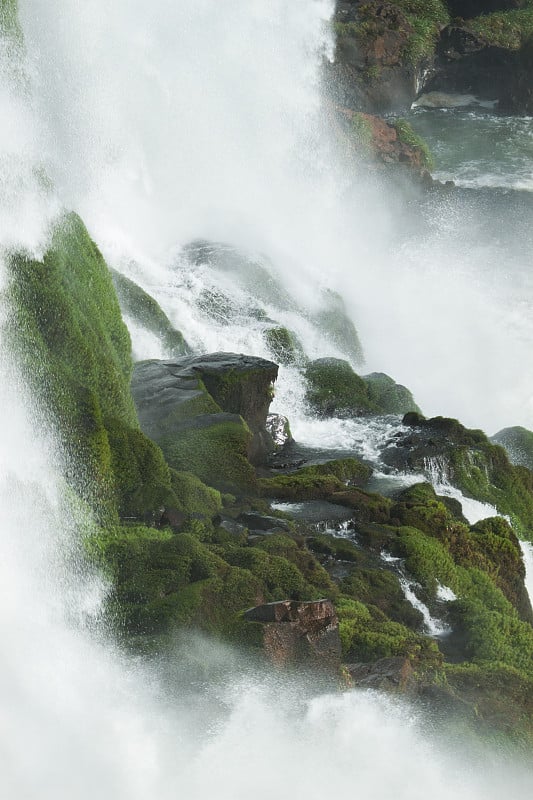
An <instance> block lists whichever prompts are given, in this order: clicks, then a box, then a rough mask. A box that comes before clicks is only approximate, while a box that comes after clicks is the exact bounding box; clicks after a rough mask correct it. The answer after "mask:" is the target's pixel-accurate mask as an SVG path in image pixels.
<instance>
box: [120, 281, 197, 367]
mask: <svg viewBox="0 0 533 800" xmlns="http://www.w3.org/2000/svg"><path fill="white" fill-rule="evenodd" d="M111 276H112V278H113V283H114V284H115V289H116V292H117V296H118V299H119V302H120V306H121V308H122V310H123V312H124V313H125V314H127V315H128V316H130V317H131V318H132V319H133V320H134V321H135V322H137V323H138V324H139V325H140V326H141V327H143V328H145V329H146V330H148V331H150V332H151V333H153V334H154V335H155V336H157V337H158V338H159V339H160V340H161V343H162V345H163V347H164V349H165V350H166V351H167V356H168V357H169V358H175V357H178V356H182V355H186V354H187V353H189V352H190V348H189V346H188V345H187V342H186V341H185V339H184V338H183V334H182V333H181V332H180V331H178V330H176V329H175V328H174V326H173V325H172V323H171V322H170V320H169V318H168V317H167V315H166V314H165V312H164V311H163V309H162V308H161V307H160V305H159V303H157V302H156V301H155V300H154V298H153V297H150V295H149V294H147V293H146V292H145V291H144V289H141V287H140V286H138V285H137V284H136V283H134V281H132V280H130V279H129V278H126V276H125V275H121V274H120V272H117V271H116V270H111Z"/></svg>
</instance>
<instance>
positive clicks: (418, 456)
mask: <svg viewBox="0 0 533 800" xmlns="http://www.w3.org/2000/svg"><path fill="white" fill-rule="evenodd" d="M404 424H406V425H408V426H409V427H410V428H411V430H410V431H409V432H408V433H407V434H405V436H402V437H400V438H398V439H397V440H396V441H395V446H394V447H391V448H389V449H387V450H385V451H384V453H383V454H382V458H383V459H384V460H385V462H386V463H389V464H391V465H394V466H395V467H397V468H399V469H404V470H405V469H407V470H412V471H424V470H426V471H427V470H428V469H433V468H434V469H435V470H437V471H438V472H439V473H440V474H441V476H442V477H444V478H445V479H446V480H448V481H449V482H450V483H451V484H452V485H453V486H457V487H458V488H459V489H460V490H461V491H462V492H463V493H464V494H465V495H466V496H467V497H472V498H474V499H475V500H480V501H481V502H483V503H490V504H491V505H493V506H495V507H496V508H497V509H498V511H499V512H500V513H501V514H506V515H508V516H509V517H510V518H511V520H512V523H513V526H514V527H515V529H516V530H517V531H518V532H519V533H520V535H521V536H522V537H523V538H527V539H531V538H532V537H533V473H531V472H530V470H528V469H526V468H525V467H522V466H513V465H512V464H511V463H510V461H509V459H508V457H507V455H506V453H505V451H504V450H503V448H502V447H499V446H498V445H494V444H492V443H491V442H490V441H489V439H487V437H486V436H485V434H484V433H483V431H479V430H469V429H467V428H465V427H464V426H463V425H461V424H460V423H459V422H458V421H457V420H453V419H447V418H445V417H434V418H432V419H428V420H426V419H424V418H423V417H421V416H420V415H418V414H407V415H406V416H405V417H404Z"/></svg>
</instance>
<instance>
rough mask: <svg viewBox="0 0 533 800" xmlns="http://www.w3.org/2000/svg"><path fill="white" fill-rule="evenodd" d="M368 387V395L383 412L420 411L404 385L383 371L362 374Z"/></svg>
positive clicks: (404, 412) (402, 412) (403, 412)
mask: <svg viewBox="0 0 533 800" xmlns="http://www.w3.org/2000/svg"><path fill="white" fill-rule="evenodd" d="M363 380H364V382H365V383H366V385H367V387H368V396H369V398H370V401H371V402H373V403H374V404H375V405H376V406H377V407H378V408H379V409H380V411H381V412H382V413H383V414H402V415H403V414H407V413H408V412H409V411H416V412H420V409H419V407H418V406H417V404H416V403H415V401H414V399H413V395H412V394H411V392H410V391H409V389H407V388H406V387H405V386H402V385H401V384H399V383H396V382H395V381H394V380H393V379H392V378H390V377H389V376H388V375H385V374H384V373H383V372H373V373H372V374H371V375H365V376H363Z"/></svg>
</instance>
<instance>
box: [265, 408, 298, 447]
mask: <svg viewBox="0 0 533 800" xmlns="http://www.w3.org/2000/svg"><path fill="white" fill-rule="evenodd" d="M265 427H266V430H267V433H268V434H269V435H270V437H271V438H272V441H273V442H274V447H275V448H276V450H278V451H279V450H282V449H284V448H285V447H286V446H287V445H289V444H291V442H292V441H293V438H292V434H291V428H290V425H289V420H288V419H287V417H284V416H283V415H282V414H268V416H267V419H266V426H265Z"/></svg>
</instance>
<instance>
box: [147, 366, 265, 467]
mask: <svg viewBox="0 0 533 800" xmlns="http://www.w3.org/2000/svg"><path fill="white" fill-rule="evenodd" d="M277 374H278V367H277V365H276V364H274V363H273V362H272V361H266V360H265V359H261V358H256V357H254V356H245V355H242V354H235V353H212V354H209V355H205V356H188V357H185V358H181V359H175V360H168V361H144V362H141V363H140V364H137V365H136V366H135V369H134V374H133V378H132V384H131V388H132V394H133V398H134V400H135V404H136V407H137V413H138V415H139V421H140V423H141V427H142V429H143V431H144V432H145V433H146V434H147V435H148V436H150V438H152V439H154V441H156V442H158V443H160V444H161V446H162V447H163V450H165V447H166V451H167V459H168V460H169V463H172V458H169V456H168V451H169V449H171V445H172V441H173V440H175V441H176V442H177V441H179V439H180V438H181V439H183V433H184V431H185V430H190V429H191V427H200V428H202V429H204V430H205V429H206V427H208V425H207V421H206V420H205V419H201V418H202V417H205V416H206V415H211V416H212V417H217V419H213V423H216V424H217V425H220V424H222V423H223V422H224V421H226V422H227V423H229V424H232V425H239V424H241V423H240V422H239V417H242V419H243V420H244V422H245V423H246V426H248V428H249V431H250V432H251V436H248V439H249V441H248V443H247V445H246V456H247V457H248V459H249V460H250V461H251V462H253V463H259V462H261V461H262V460H264V459H265V458H266V455H267V453H268V452H269V451H270V450H272V448H273V442H272V438H271V436H270V435H269V434H268V433H267V431H266V418H267V414H268V409H269V406H270V402H271V400H272V394H273V389H272V387H273V383H274V381H275V380H276V378H277ZM221 411H222V412H225V413H226V414H227V415H228V416H227V417H226V418H225V419H224V418H222V417H221V416H220V412H221ZM246 426H245V427H244V428H243V432H242V437H241V438H243V437H244V438H246V437H245V433H246V431H245V428H246ZM163 445H165V446H163ZM174 460H175V459H174ZM172 465H173V466H175V467H176V469H187V468H188V467H187V465H186V464H185V465H183V464H181V463H180V464H179V466H178V465H177V464H175V463H173V464H172ZM200 477H201V476H200Z"/></svg>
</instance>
